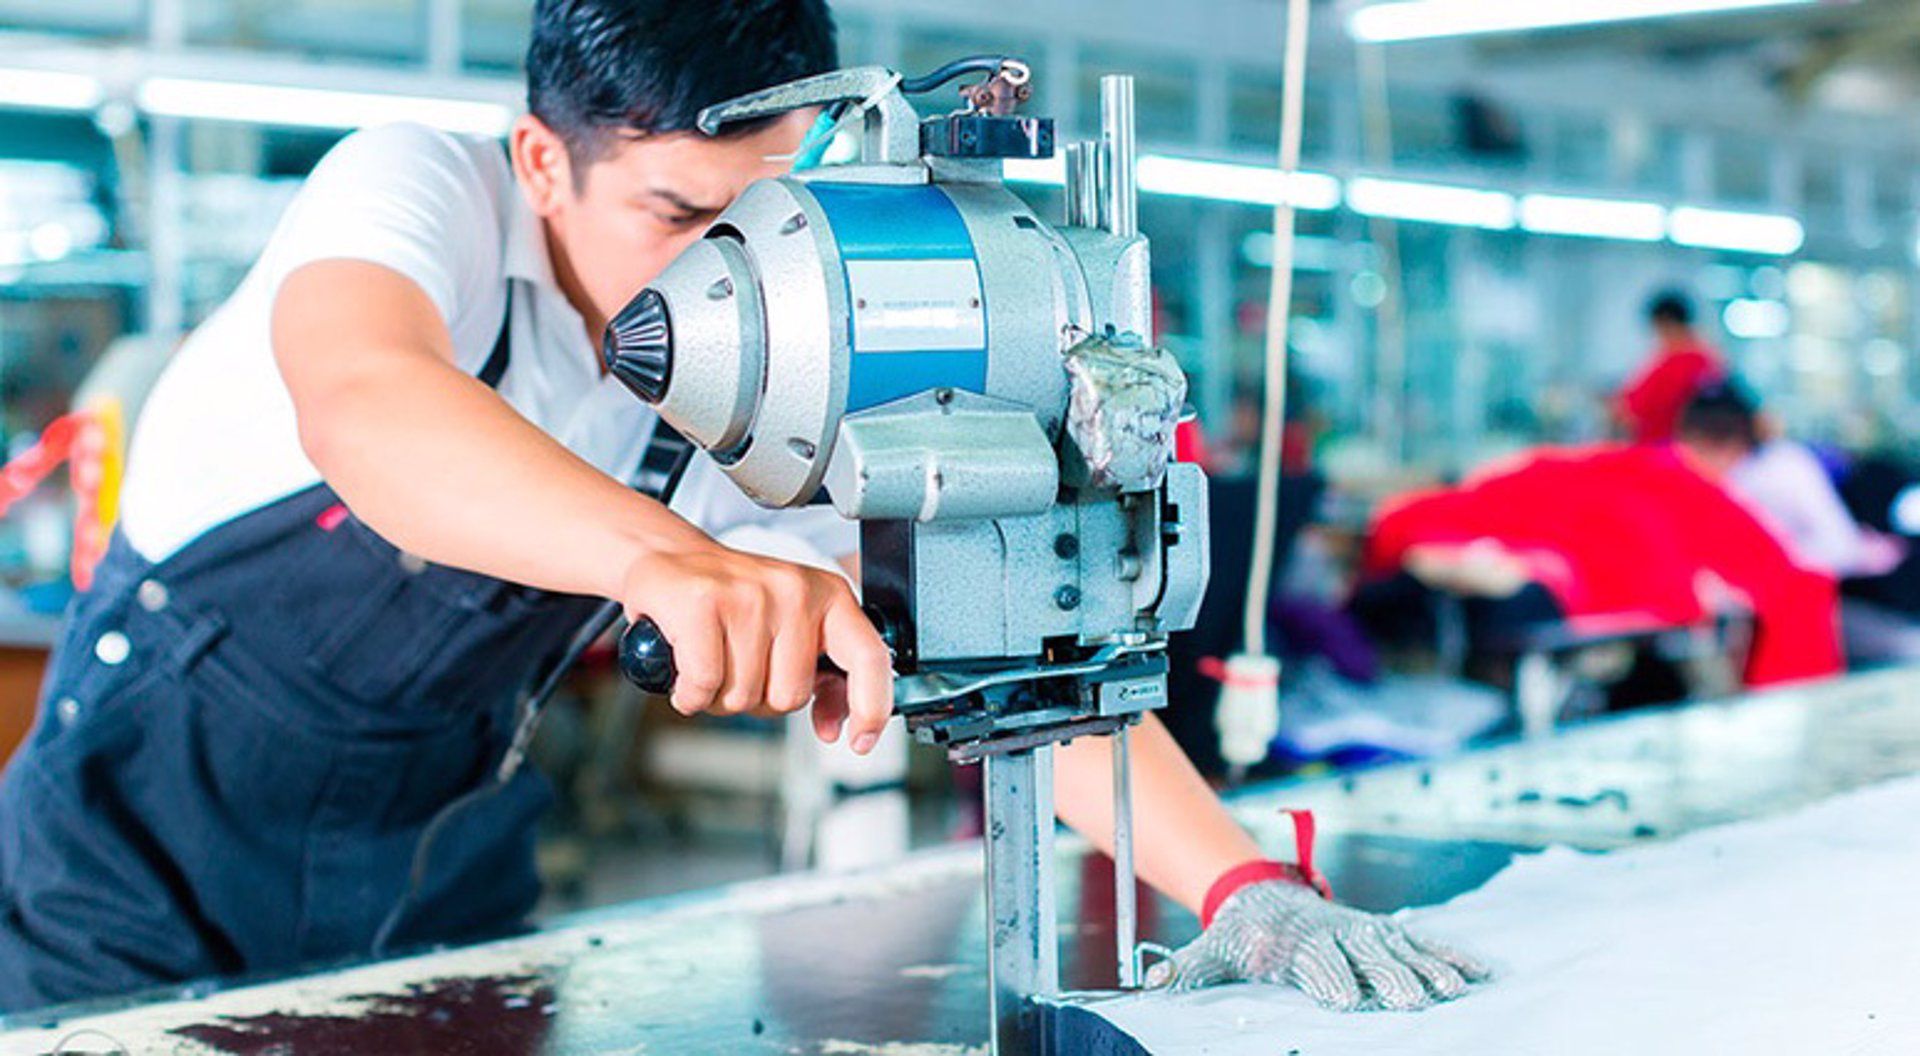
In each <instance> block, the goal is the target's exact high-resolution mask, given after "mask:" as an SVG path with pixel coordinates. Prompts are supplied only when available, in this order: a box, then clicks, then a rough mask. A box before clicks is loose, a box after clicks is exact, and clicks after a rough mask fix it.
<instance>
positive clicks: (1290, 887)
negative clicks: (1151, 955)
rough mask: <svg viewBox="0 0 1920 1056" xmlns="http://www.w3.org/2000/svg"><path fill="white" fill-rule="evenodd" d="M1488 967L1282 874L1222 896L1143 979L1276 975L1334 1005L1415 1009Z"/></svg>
mask: <svg viewBox="0 0 1920 1056" xmlns="http://www.w3.org/2000/svg"><path fill="white" fill-rule="evenodd" d="M1488 975H1489V973H1488V971H1487V969H1485V968H1483V967H1481V966H1480V965H1479V964H1478V963H1476V962H1475V961H1474V960H1472V959H1471V958H1469V957H1466V956H1464V955H1462V954H1459V953H1456V952H1454V951H1453V950H1450V949H1447V948H1446V947H1445V946H1441V945H1439V944H1438V943H1434V942H1430V941H1428V940H1426V939H1421V938H1416V937H1415V936H1413V935H1411V934H1409V933H1408V932H1407V931H1406V930H1405V929H1404V928H1402V927H1401V926H1400V924H1399V923H1398V922H1397V921H1395V920H1393V919H1392V918H1390V917H1384V916H1380V915H1378V914H1374V913H1365V912H1362V911H1360V910H1357V909H1351V908H1349V907H1346V906H1342V905H1339V904H1338V903H1335V902H1332V901H1329V900H1327V899H1325V898H1322V897H1321V896H1320V894H1319V893H1318V892H1316V891H1315V890H1314V889H1313V888H1311V887H1306V886H1302V885H1301V884H1299V883H1295V882H1293V881H1290V880H1264V881H1261V882H1258V883H1251V884H1248V885H1246V886H1245V887H1242V888H1240V889H1239V890H1238V891H1236V892H1234V893H1233V894H1232V895H1230V896H1228V897H1227V898H1226V900H1225V901H1224V902H1222V903H1221V904H1220V907H1219V909H1218V911H1217V912H1215V913H1214V914H1213V917H1212V921H1211V923H1209V924H1208V926H1207V928H1206V930H1205V931H1203V932H1202V933H1201V935H1200V937H1199V938H1197V939H1195V940H1193V941H1192V942H1190V943H1188V944H1187V945H1186V946H1183V947H1181V948H1180V949H1179V950H1178V951H1176V952H1175V953H1174V954H1173V955H1172V956H1171V957H1170V958H1168V959H1167V960H1165V961H1161V962H1160V963H1158V964H1155V965H1154V966H1153V968H1152V970H1151V971H1149V972H1148V973H1147V986H1148V987H1149V988H1167V989H1171V990H1176V991H1178V990H1194V989H1199V988H1200V987H1205V986H1214V985H1217V984H1220V983H1228V982H1263V983H1280V984H1284V985H1289V986H1294V987H1298V988H1299V989H1301V990H1303V991H1305V992H1306V994H1307V996H1309V997H1311V998H1313V999H1314V1000H1315V1001H1317V1002H1319V1003H1320V1004H1321V1005H1323V1006H1325V1007H1327V1008H1332V1009H1338V1010H1340V1011H1352V1010H1355V1009H1362V1008H1383V1009H1415V1008H1425V1007H1427V1006H1428V1005H1431V1004H1434V1003H1435V1002H1439V1001H1447V1000H1451V999H1453V998H1456V997H1459V996H1460V995H1461V994H1462V993H1465V992H1466V989H1467V986H1468V985H1469V984H1471V983H1476V982H1479V981H1481V980H1483V979H1486V978H1488Z"/></svg>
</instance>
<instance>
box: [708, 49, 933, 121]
mask: <svg viewBox="0 0 1920 1056" xmlns="http://www.w3.org/2000/svg"><path fill="white" fill-rule="evenodd" d="M899 83H900V75H899V74H897V73H895V72H893V71H892V70H890V69H887V68H886V67H885V66H857V67H854V68H853V69H847V70H834V71H833V72H831V73H823V74H820V75H818V76H815V77H808V78H806V79H805V80H799V81H794V82H792V83H791V84H780V85H775V86H773V87H772V88H763V89H761V90H760V91H757V92H749V93H747V94H746V95H742V96H739V97H737V98H733V99H728V100H726V101H725V102H721V103H715V104H714V105H712V106H709V107H707V108H706V109H704V110H702V111H700V113H699V115H698V116H696V117H695V119H694V124H695V125H696V127H698V128H699V129H700V131H701V132H702V133H705V134H706V135H709V136H715V135H719V134H720V130H721V129H723V128H725V127H726V126H728V125H730V124H734V123H736V122H740V121H758V120H760V119H762V118H767V117H773V116H775V115H778V114H784V113H787V112H788V111H790V110H798V109H800V108H801V107H805V106H828V105H831V104H833V103H859V104H861V105H862V106H872V105H874V104H876V103H878V102H879V101H880V100H881V99H882V98H883V97H884V96H886V94H887V93H888V92H891V91H892V90H893V89H894V87H895V86H897V85H898V84H899Z"/></svg>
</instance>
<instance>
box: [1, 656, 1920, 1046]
mask: <svg viewBox="0 0 1920 1056" xmlns="http://www.w3.org/2000/svg"><path fill="white" fill-rule="evenodd" d="M1915 772H1920V670H1915V671H1890V672H1881V673H1877V674H1871V675H1862V676H1856V677H1853V678H1850V679H1846V680H1843V681H1837V682H1831V683H1826V684H1822V685H1817V686H1809V687H1803V688H1798V689H1794V690H1789V691H1781V692H1775V693H1770V694H1765V695H1759V696H1753V697H1748V698H1743V699H1740V700H1735V701H1730V702H1726V703H1721V704H1708V705H1695V706H1692V707H1688V708H1684V709H1679V710H1674V711H1662V712H1647V713H1641V714H1636V715H1631V716H1626V717H1622V718H1617V719H1612V720H1609V721H1605V722H1600V723H1595V724H1592V725H1588V726H1584V727H1579V728H1575V729H1571V730H1567V731H1564V732H1562V733H1561V734H1560V735H1558V736H1554V737H1552V738H1550V739H1545V740H1540V741H1534V742H1514V743H1510V744H1505V745H1500V746H1496V747H1492V748H1487V749H1482V750H1479V751H1475V752H1471V753H1467V754H1464V755H1461V756H1458V757H1455V758H1452V759H1448V760H1445V761H1437V762H1433V763H1426V764H1410V765H1403V766H1394V767H1384V768H1380V769H1375V770H1370V771H1365V772H1361V773H1355V774H1348V775H1340V776H1335V777H1330V778H1324V779H1320V780H1312V781H1295V782H1286V783H1280V784H1275V785H1269V786H1264V787H1260V788H1256V789H1253V790H1250V791H1249V792H1248V793H1246V794H1244V795H1241V796H1239V797H1237V798H1236V800H1235V803H1234V806H1235V809H1236V811H1237V812H1239V814H1240V815H1241V816H1242V818H1243V820H1245V821H1246V822H1247V823H1248V824H1249V825H1250V826H1251V827H1253V828H1254V829H1255V830H1256V832H1257V833H1258V834H1259V835H1260V836H1261V838H1262V840H1263V842H1264V843H1266V845H1268V846H1270V847H1276V848H1278V847H1283V846H1286V845H1287V842H1286V841H1288V840H1289V839H1290V835H1289V833H1290V827H1289V826H1288V825H1287V824H1286V823H1285V821H1284V818H1283V817H1282V816H1281V815H1280V814H1279V810H1280V809H1281V808H1283V807H1306V808H1311V809H1313V810H1315V811H1316V813H1317V814H1318V816H1319V818H1320V823H1321V828H1322V830H1323V833H1324V834H1325V835H1324V836H1323V840H1324V843H1323V847H1322V850H1321V852H1320V856H1321V860H1322V861H1323V863H1324V868H1325V870H1326V871H1327V873H1328V874H1329V876H1330V877H1331V879H1332V881H1333V883H1334V885H1335V887H1336V889H1337V890H1338V891H1339V893H1340V895H1341V897H1342V899H1343V900H1345V901H1349V902H1351V903H1354V904H1356V905H1360V906H1363V907H1366V908H1371V909H1380V910H1387V909H1393V908H1398V907H1401V906H1407V905H1421V904H1429V903H1433V902H1438V901H1443V900H1445V899H1447V898H1450V897H1452V896H1453V895H1455V894H1458V893H1460V892H1463V891H1466V890H1470V889H1472V888H1474V887H1476V886H1478V885H1479V884H1480V883H1482V882H1484V881H1485V880H1486V879H1487V878H1488V877H1489V876H1491V875H1492V874H1493V873H1495V872H1497V871H1498V870H1499V869H1500V868H1501V867H1502V866H1504V865H1505V864H1506V863H1507V862H1508V861H1509V860H1510V859H1511V858H1512V856H1513V855H1514V854H1517V853H1523V852H1524V851H1526V850H1527V849H1529V848H1536V847H1540V846H1544V845H1547V844H1552V843H1565V844H1571V845H1574V846H1577V847H1583V848H1589V849H1595V850H1605V849H1608V848H1612V847H1618V846H1623V845H1626V844H1630V843H1634V842H1637V841H1645V840H1658V839H1661V838H1664V837H1669V836H1672V835H1676V834H1678V833H1681V832H1685V831H1688V830H1692V829H1697V828H1701V827H1704V826H1708V825H1714V824H1719V823H1722V822H1726V821H1731V820H1734V819H1738V818H1744V817H1758V816H1765V815H1771V814H1777V813H1781V812H1784V811H1787V810H1791V809H1793V808H1795V807H1797V806H1801V805H1805V804H1808V803H1813V802H1817V801H1819V800H1821V799H1823V798H1826V797H1828V796H1830V795H1833V794H1834V793H1836V792H1840V791H1844V790H1847V789H1851V788H1856V787H1860V786H1863V785H1867V784H1872V783H1875V782H1878V781H1881V780H1885V779H1888V778H1892V777H1896V776H1900V775H1905V774H1910V773H1915ZM1061 842H1062V846H1061V853H1060V864H1059V871H1058V876H1059V882H1060V888H1061V891H1060V894H1061V908H1060V919H1061V933H1062V935H1061V938H1062V949H1061V963H1062V969H1063V975H1064V976H1065V981H1066V983H1067V984H1068V985H1069V986H1072V987H1075V988H1102V987H1109V986H1111V985H1112V983H1113V966H1112V932H1111V920H1110V916H1111V886H1112V884H1111V873H1110V870H1109V867H1108V865H1107V863H1106V861H1105V859H1103V858H1100V857H1098V856H1092V855H1089V854H1087V853H1086V851H1085V850H1084V848H1083V847H1082V846H1081V845H1080V844H1079V843H1078V841H1076V840H1070V839H1063V840H1062V841H1061ZM982 926H983V925H982V920H981V898H980V859H979V852H978V848H977V846H967V845H960V846H955V847H951V848H942V849H938V850H935V851H931V852H926V853H923V854H919V855H915V856H913V857H911V858H909V859H908V860H906V861H904V862H901V863H899V864H896V865H894V866H891V867H889V868H887V869H884V870H880V871H876V872H872V873H866V874H858V875H851V876H840V877H832V876H823V875H818V874H798V875H792V876H786V877H777V878H773V879H770V880H765V881H755V882H751V883H747V884H742V885H737V886H734V887H730V888H724V889H721V890H718V891H714V892H705V893H701V894H697V895H691V896H683V897H678V898H673V899H663V900H655V901H649V902H641V903H634V904H630V905H625V906H618V907H609V908H606V909H601V910H596V911H592V912H589V913H585V914H580V915H576V916H573V917H570V918H566V919H564V920H561V921H558V922H556V923H554V924H552V925H550V926H549V927H547V928H546V929H544V930H542V931H540V932H538V933H535V934H533V935H529V936H526V937H523V938H518V939H512V940H508V941H504V942H497V943H491V944H487V945H483V946H475V947H469V948H464V949H455V950H444V951H438V952H433V953H427V954H423V955H420V956H416V957H412V958H406V959H401V960H394V961H387V962H382V963H378V964H369V965H362V966H355V967H348V968H342V969H337V970H333V971H327V972H320V973H315V974H311V975H307V976H303V977H300V978H295V979H290V980H281V981H273V982H265V983H261V984H259V985H254V986H247V987H239V988H231V989H226V990H221V991H217V992H216V991H212V990H210V989H207V988H200V989H194V988H188V989H185V990H173V991H169V992H164V993H157V994H151V995H146V996H144V997H142V998H139V999H134V1000H131V1001H125V1000H123V1001H120V1002H117V1003H115V1004H114V1005H113V1006H112V1007H106V1006H95V1007H94V1008H92V1009H68V1010H64V1011H57V1012H55V1013H48V1014H45V1015H40V1016H36V1017H33V1020H32V1022H30V1023H24V1024H19V1026H20V1028H21V1029H19V1030H17V1031H16V1032H14V1033H13V1034H10V1035H5V1036H0V1050H3V1051H6V1052H13V1051H23V1052H27V1051H51V1050H53V1049H54V1048H55V1047H56V1045H58V1044H59V1043H60V1042H61V1041H62V1040H63V1039H64V1040H65V1041H66V1046H65V1047H64V1048H63V1049H61V1050H60V1051H62V1052H66V1053H74V1052H115V1051H127V1052H133V1053H148V1052H152V1053H169V1054H172V1053H187V1052H225V1053H262V1054H264V1053H286V1054H299V1056H305V1054H310V1053H364V1052H394V1053H407V1052H420V1053H435V1054H445V1056H458V1054H462V1053H473V1054H480V1053H487V1054H493V1053H505V1054H517V1053H554V1054H571V1053H595V1054H603V1053H676V1054H677V1053H704V1052H726V1053H747V1054H756V1053H782V1054H800V1056H804V1054H815V1053H818V1054H823V1056H828V1054H836V1056H862V1054H872V1056H959V1054H963V1053H973V1052H984V1051H985V1044H984V1042H985V1036H986V1026H987V1023H986V992H985V986H986V975H985V967H984V953H985V951H984V941H983V938H982V935H981V930H982ZM1195 928H1196V923H1195V922H1194V920H1193V918H1192V917H1191V915H1190V914H1187V913H1185V912H1184V911H1182V910H1179V909H1178V908H1177V907H1174V906H1172V905H1170V904H1168V903H1165V902H1163V901H1160V900H1157V899H1148V900H1146V901H1145V902H1144V903H1143V919H1142V926H1141V933H1142V937H1143V938H1148V939H1153V940H1156V941H1162V942H1179V941H1181V940H1183V939H1185V938H1187V937H1189V936H1191V935H1192V933H1193V932H1194V930H1195Z"/></svg>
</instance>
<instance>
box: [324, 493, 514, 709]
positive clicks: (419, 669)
mask: <svg viewBox="0 0 1920 1056" xmlns="http://www.w3.org/2000/svg"><path fill="white" fill-rule="evenodd" d="M325 536H326V541H325V544H324V545H325V549H326V551H327V552H326V553H324V554H323V555H321V556H320V560H323V561H326V562H329V564H328V565H327V566H324V567H327V568H328V575H327V576H325V577H302V578H303V579H306V580H308V582H309V583H311V581H312V579H313V578H325V579H328V580H331V581H333V582H334V583H335V584H336V586H334V587H332V588H324V587H323V588H322V589H323V590H330V591H332V592H337V594H336V595H335V596H332V597H322V598H308V599H304V601H305V604H306V605H307V606H310V608H309V611H312V612H315V613H327V614H331V615H330V616H329V617H328V619H327V620H326V621H325V622H317V623H314V624H313V625H311V626H308V627H305V628H301V629H296V630H295V631H294V633H295V634H296V635H299V636H302V637H305V638H306V639H307V640H308V641H309V642H310V648H309V649H308V650H307V651H306V664H307V666H308V667H309V669H310V670H312V672H313V673H314V674H315V675H317V676H318V677H319V678H320V679H322V680H323V681H324V682H326V683H327V684H329V685H332V686H334V687H336V688H338V689H339V690H341V691H342V692H344V693H346V694H348V695H349V696H352V697H354V698H357V699H358V700H360V701H362V702H365V703H375V704H380V703H388V702H392V701H397V700H408V699H411V698H412V696H415V695H418V687H421V686H423V685H430V684H431V683H432V682H433V681H434V680H432V679H427V678H426V676H427V675H428V673H429V672H430V671H431V670H433V669H438V668H440V667H442V666H443V665H445V664H447V663H449V662H456V663H457V662H459V660H458V657H459V656H460V654H462V653H463V652H464V643H466V642H468V641H472V640H474V639H476V638H487V639H491V638H494V637H497V636H498V635H499V634H500V633H501V632H502V631H503V629H505V628H507V627H510V626H511V625H512V624H513V623H514V622H516V620H517V619H518V618H519V617H520V616H521V615H522V610H523V609H525V608H526V607H527V605H528V602H527V601H526V600H525V599H524V598H523V597H522V596H521V595H522V594H523V592H522V591H520V590H519V589H518V588H516V587H514V586H513V585H512V584H508V583H505V582H503V581H501V580H497V579H494V578H492V577H489V576H483V575H479V574H477V573H473V572H466V571H462V570H460V569H454V568H447V567H444V566H440V565H431V564H427V563H426V562H424V561H421V560H420V559H418V558H416V557H414V556H413V555H411V554H407V553H405V552H404V551H401V550H399V549H397V548H396V547H394V546H393V544H391V543H388V542H387V541H386V540H384V539H382V538H380V536H379V535H378V534H376V533H375V532H374V531H373V529H371V528H368V527H367V526H366V525H365V524H363V523H361V522H360V521H359V520H358V519H357V518H352V517H349V518H348V519H347V520H346V521H345V522H344V523H342V524H341V525H340V527H339V528H338V529H337V530H336V531H334V532H331V533H325ZM294 604H296V605H300V604H301V601H300V600H299V599H296V600H295V602H294ZM442 703H453V702H442Z"/></svg>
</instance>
